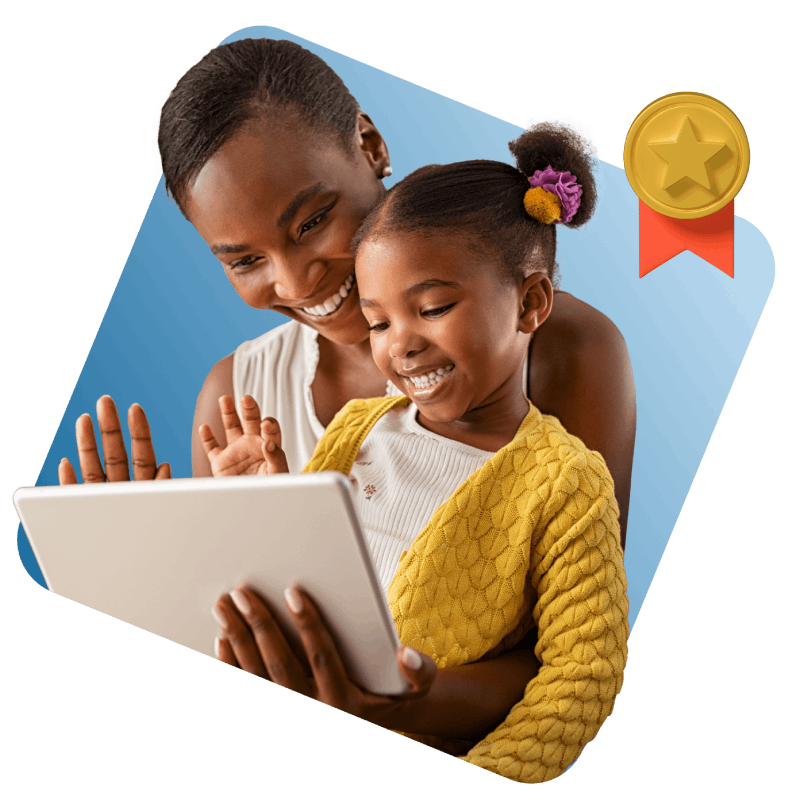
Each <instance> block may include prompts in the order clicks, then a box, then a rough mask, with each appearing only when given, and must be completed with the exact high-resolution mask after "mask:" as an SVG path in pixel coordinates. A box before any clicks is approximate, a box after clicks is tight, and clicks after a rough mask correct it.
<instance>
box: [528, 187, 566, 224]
mask: <svg viewBox="0 0 800 800" xmlns="http://www.w3.org/2000/svg"><path fill="white" fill-rule="evenodd" d="M522 202H523V204H524V205H525V210H526V211H527V212H528V214H530V216H532V217H533V218H534V219H535V220H536V221H537V222H541V223H543V224H544V225H549V224H550V223H551V222H561V200H559V197H558V195H557V194H555V193H554V192H548V191H547V190H546V189H542V187H541V186H536V187H535V188H533V189H528V191H527V192H525V197H524V198H523V200H522Z"/></svg>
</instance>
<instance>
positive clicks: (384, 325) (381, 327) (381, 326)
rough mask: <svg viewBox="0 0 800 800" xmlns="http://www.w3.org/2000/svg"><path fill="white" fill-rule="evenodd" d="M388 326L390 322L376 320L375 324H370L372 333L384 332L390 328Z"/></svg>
mask: <svg viewBox="0 0 800 800" xmlns="http://www.w3.org/2000/svg"><path fill="white" fill-rule="evenodd" d="M388 328H389V323H388V322H376V323H375V324H374V325H370V326H369V330H370V333H383V331H385V330H388Z"/></svg>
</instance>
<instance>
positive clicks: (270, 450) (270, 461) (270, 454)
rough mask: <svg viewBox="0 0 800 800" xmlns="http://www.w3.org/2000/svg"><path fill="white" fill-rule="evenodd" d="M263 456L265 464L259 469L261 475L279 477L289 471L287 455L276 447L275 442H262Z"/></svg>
mask: <svg viewBox="0 0 800 800" xmlns="http://www.w3.org/2000/svg"><path fill="white" fill-rule="evenodd" d="M261 455H263V456H264V463H263V464H262V465H261V467H259V474H260V475H278V474H280V473H282V472H288V471H289V462H288V461H287V460H286V453H284V452H283V450H281V449H280V447H276V446H275V442H261Z"/></svg>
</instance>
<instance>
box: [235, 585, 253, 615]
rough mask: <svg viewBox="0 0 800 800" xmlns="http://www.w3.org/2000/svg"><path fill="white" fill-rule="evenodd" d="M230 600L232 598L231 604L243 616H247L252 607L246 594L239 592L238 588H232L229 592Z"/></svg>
mask: <svg viewBox="0 0 800 800" xmlns="http://www.w3.org/2000/svg"><path fill="white" fill-rule="evenodd" d="M231 600H233V604H234V605H235V606H236V608H238V609H239V611H241V613H242V614H244V616H247V615H248V614H249V613H250V611H251V610H252V608H253V607H252V606H251V605H250V601H249V600H248V599H247V595H246V594H245V593H244V592H240V591H239V590H238V589H234V590H233V591H232V592H231Z"/></svg>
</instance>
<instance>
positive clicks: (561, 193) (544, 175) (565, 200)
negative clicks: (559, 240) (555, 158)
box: [528, 165, 583, 222]
mask: <svg viewBox="0 0 800 800" xmlns="http://www.w3.org/2000/svg"><path fill="white" fill-rule="evenodd" d="M577 181H578V179H577V178H576V177H575V176H574V175H571V174H570V173H569V172H559V171H558V170H554V169H553V168H552V167H551V166H549V165H548V167H547V169H537V170H536V172H534V173H533V175H531V177H530V178H528V182H529V183H530V185H531V186H532V187H533V188H534V189H535V188H536V187H537V186H541V187H542V189H544V190H545V191H546V192H552V193H553V194H555V195H558V199H559V200H560V201H561V221H562V222H569V221H570V220H571V219H572V218H573V217H574V216H575V212H576V211H577V210H578V206H580V204H581V195H582V194H583V189H581V187H580V184H579V183H578V182H577Z"/></svg>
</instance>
